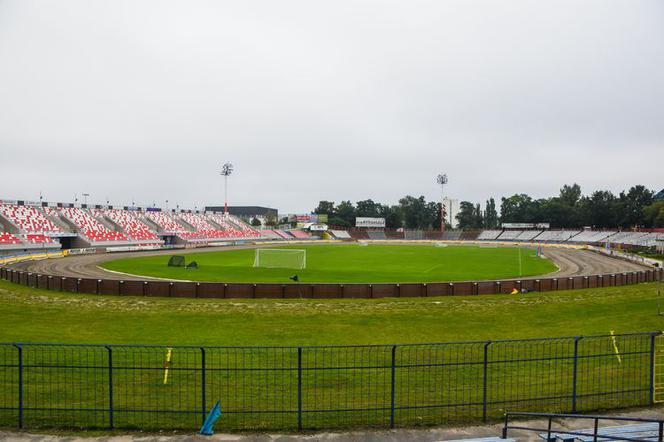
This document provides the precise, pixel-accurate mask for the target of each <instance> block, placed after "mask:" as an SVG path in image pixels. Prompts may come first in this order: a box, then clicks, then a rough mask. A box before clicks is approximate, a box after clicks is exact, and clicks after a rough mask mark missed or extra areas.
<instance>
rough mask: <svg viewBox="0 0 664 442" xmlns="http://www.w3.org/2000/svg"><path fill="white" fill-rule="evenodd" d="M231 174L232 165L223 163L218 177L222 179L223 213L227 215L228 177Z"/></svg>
mask: <svg viewBox="0 0 664 442" xmlns="http://www.w3.org/2000/svg"><path fill="white" fill-rule="evenodd" d="M231 173H233V164H231V163H225V164H224V165H223V166H221V172H220V175H221V176H223V177H224V213H225V214H226V215H228V177H229V176H230V175H231Z"/></svg>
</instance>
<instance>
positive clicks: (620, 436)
mask: <svg viewBox="0 0 664 442" xmlns="http://www.w3.org/2000/svg"><path fill="white" fill-rule="evenodd" d="M514 417H517V418H545V419H546V420H547V427H546V428H539V427H533V426H525V425H526V424H510V419H511V418H514ZM554 419H576V420H591V421H592V422H593V428H592V430H590V431H588V430H568V429H553V420H554ZM600 420H605V421H607V420H608V421H616V422H629V423H638V424H654V425H653V428H655V430H654V431H652V432H653V433H654V432H656V433H657V436H654V437H653V436H652V435H650V434H648V435H647V436H641V437H635V435H634V434H632V435H630V434H629V432H621V431H617V432H615V433H614V434H609V433H608V432H602V431H601V429H600V425H599V422H600ZM509 430H523V431H534V432H538V433H540V434H541V435H542V436H544V434H545V433H546V439H544V440H546V441H553V440H556V439H558V437H557V436H558V435H564V436H578V437H580V438H583V439H584V440H587V439H588V438H590V437H592V439H593V442H597V440H599V439H601V440H603V441H604V440H621V441H623V440H628V441H646V440H647V441H654V440H656V441H658V442H662V441H663V440H664V421H663V420H660V419H644V418H637V417H622V416H595V415H577V414H562V413H524V412H507V413H505V424H504V426H503V434H502V438H503V439H507V436H508V433H509ZM648 433H650V432H648ZM570 439H572V438H570Z"/></svg>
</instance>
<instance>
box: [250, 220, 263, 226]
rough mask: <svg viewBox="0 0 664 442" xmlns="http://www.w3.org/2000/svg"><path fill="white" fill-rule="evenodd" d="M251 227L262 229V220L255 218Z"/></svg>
mask: <svg viewBox="0 0 664 442" xmlns="http://www.w3.org/2000/svg"><path fill="white" fill-rule="evenodd" d="M251 225H252V226H254V227H260V225H261V222H260V220H259V219H258V218H253V219H252V220H251Z"/></svg>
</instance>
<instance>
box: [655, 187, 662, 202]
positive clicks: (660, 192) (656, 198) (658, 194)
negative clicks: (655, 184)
mask: <svg viewBox="0 0 664 442" xmlns="http://www.w3.org/2000/svg"><path fill="white" fill-rule="evenodd" d="M653 198H654V199H655V200H658V201H664V189H662V190H660V191H659V192H657V193H656V194H655V196H654V197H653Z"/></svg>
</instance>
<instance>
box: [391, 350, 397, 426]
mask: <svg viewBox="0 0 664 442" xmlns="http://www.w3.org/2000/svg"><path fill="white" fill-rule="evenodd" d="M396 361H397V346H396V345H393V346H392V371H391V384H392V386H391V393H390V428H394V399H395V383H396Z"/></svg>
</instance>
